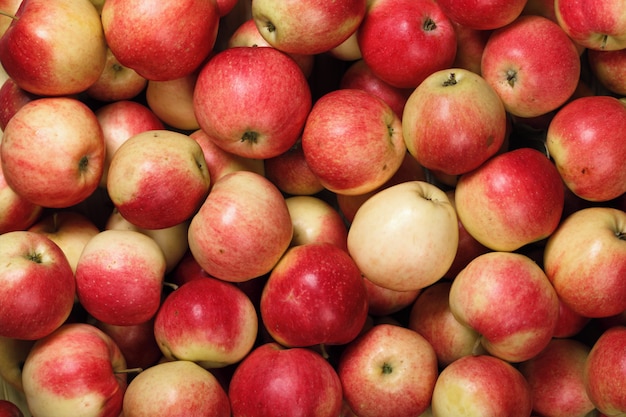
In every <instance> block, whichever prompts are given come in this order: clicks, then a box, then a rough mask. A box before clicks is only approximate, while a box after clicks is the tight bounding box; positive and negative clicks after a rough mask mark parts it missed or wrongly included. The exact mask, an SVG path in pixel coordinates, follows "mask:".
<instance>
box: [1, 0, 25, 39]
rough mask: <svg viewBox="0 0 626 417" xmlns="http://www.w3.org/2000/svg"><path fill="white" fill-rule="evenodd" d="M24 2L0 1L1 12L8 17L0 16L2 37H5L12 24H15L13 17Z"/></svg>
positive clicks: (17, 0) (15, 0) (16, 0)
mask: <svg viewBox="0 0 626 417" xmlns="http://www.w3.org/2000/svg"><path fill="white" fill-rule="evenodd" d="M21 3H22V0H2V1H0V10H2V12H3V13H6V15H0V36H2V35H4V32H6V31H7V29H8V28H9V26H10V25H11V22H13V20H14V19H13V17H14V16H15V13H17V10H18V9H19V7H20V4H21Z"/></svg>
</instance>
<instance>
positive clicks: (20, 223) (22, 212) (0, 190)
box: [0, 138, 43, 234]
mask: <svg viewBox="0 0 626 417" xmlns="http://www.w3.org/2000/svg"><path fill="white" fill-rule="evenodd" d="M0 142H2V139H1V138H0ZM0 146H1V145H0ZM42 212H43V207H42V206H40V205H38V204H34V203H31V202H30V201H29V200H27V199H26V198H24V197H23V196H21V195H20V194H17V193H16V192H15V191H14V190H13V188H11V187H10V186H9V184H7V181H6V179H5V178H4V171H3V169H2V164H0V234H2V233H7V232H15V231H18V230H26V229H28V228H29V227H30V226H32V225H33V224H34V223H35V222H36V221H37V220H38V219H39V217H40V216H41V213H42Z"/></svg>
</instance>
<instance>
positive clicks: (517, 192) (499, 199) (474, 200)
mask: <svg viewBox="0 0 626 417" xmlns="http://www.w3.org/2000/svg"><path fill="white" fill-rule="evenodd" d="M454 194H455V195H454V200H455V206H456V211H457V214H458V218H459V220H460V221H461V222H462V223H463V226H464V227H465V229H466V230H467V231H468V232H469V234H470V235H472V236H473V237H474V238H475V239H476V240H477V241H478V242H480V243H481V244H483V245H484V246H486V247H487V248H489V249H492V250H495V251H515V250H517V249H520V248H521V247H522V246H525V245H527V244H530V243H533V242H537V241H539V240H542V239H545V238H547V237H548V236H550V235H551V234H552V232H554V230H556V228H557V226H558V225H559V222H560V220H561V213H562V211H563V206H564V204H565V197H564V195H565V191H564V187H563V181H562V180H561V176H560V175H559V172H558V171H557V168H556V167H555V166H554V164H553V163H552V162H551V161H550V159H548V158H547V157H546V155H544V154H543V153H542V152H540V151H538V150H536V149H534V148H525V147H522V148H517V149H513V150H510V151H507V152H504V153H502V154H499V155H496V156H494V157H492V158H491V159H489V160H488V161H486V162H485V163H483V164H482V165H481V166H480V167H478V168H477V169H475V170H473V171H470V172H468V173H466V174H463V175H461V177H460V178H459V180H458V183H457V185H456V188H455V193H454Z"/></svg>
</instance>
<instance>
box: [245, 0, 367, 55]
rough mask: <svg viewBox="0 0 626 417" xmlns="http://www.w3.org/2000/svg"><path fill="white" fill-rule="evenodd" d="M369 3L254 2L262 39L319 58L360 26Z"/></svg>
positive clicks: (354, 0)
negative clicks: (319, 55) (318, 56)
mask: <svg viewBox="0 0 626 417" xmlns="http://www.w3.org/2000/svg"><path fill="white" fill-rule="evenodd" d="M366 3H367V2H366V0H338V1H334V2H325V1H316V2H307V1H302V0H289V1H276V0H254V1H253V2H252V8H251V13H252V18H253V19H254V21H255V22H256V25H257V27H258V30H259V32H260V33H261V36H263V38H264V39H265V40H266V41H267V42H268V43H269V44H270V45H272V46H273V47H275V48H276V49H279V50H281V51H284V52H287V53H296V54H307V55H316V54H321V53H323V52H328V51H329V50H331V49H333V48H335V47H336V46H338V45H340V44H341V43H343V42H344V41H345V40H346V39H348V38H349V37H350V35H352V34H353V33H354V32H355V31H356V30H357V28H359V27H360V26H359V25H360V24H361V22H362V21H363V17H364V16H365V10H366Z"/></svg>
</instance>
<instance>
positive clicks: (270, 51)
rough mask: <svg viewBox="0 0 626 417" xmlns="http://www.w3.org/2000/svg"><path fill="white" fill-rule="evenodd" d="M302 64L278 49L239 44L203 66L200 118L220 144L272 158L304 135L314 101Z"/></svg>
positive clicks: (234, 150) (196, 104) (199, 87)
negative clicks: (301, 67) (303, 130)
mask: <svg viewBox="0 0 626 417" xmlns="http://www.w3.org/2000/svg"><path fill="white" fill-rule="evenodd" d="M311 100H312V98H311V89H310V87H309V85H308V81H307V78H306V77H305V76H304V73H303V72H302V70H301V69H300V67H299V66H298V64H297V63H296V62H295V61H294V60H293V59H292V58H290V57H289V56H287V55H285V54H284V53H282V52H280V51H279V50H277V49H274V48H254V47H243V46H242V47H233V48H227V49H226V50H223V51H221V52H219V53H217V54H216V55H214V56H213V57H212V58H211V59H210V60H209V61H208V62H207V63H206V64H205V65H204V66H203V67H202V69H201V70H200V73H199V74H198V78H197V80H196V87H195V91H194V97H193V104H194V112H195V115H196V118H197V120H198V123H199V125H200V127H201V128H202V130H204V131H205V132H206V133H207V134H208V135H209V137H211V138H212V139H214V140H215V141H216V143H217V145H218V146H219V147H221V148H222V149H224V150H225V151H228V152H231V153H234V154H236V155H240V156H244V157H249V158H256V159H266V158H270V157H273V156H276V155H280V154H281V153H283V152H284V151H286V150H287V149H289V148H290V147H291V146H292V145H293V144H294V143H295V142H296V140H297V139H298V138H299V136H300V133H301V132H302V128H303V126H304V123H305V121H306V118H307V116H308V114H309V111H310V109H311V105H312V101H311Z"/></svg>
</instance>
